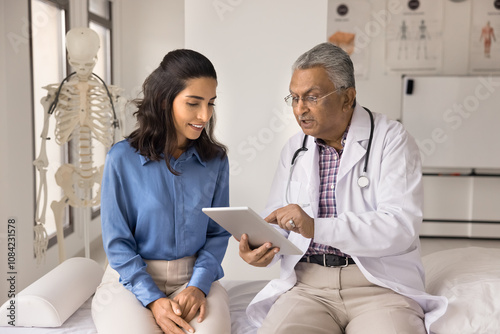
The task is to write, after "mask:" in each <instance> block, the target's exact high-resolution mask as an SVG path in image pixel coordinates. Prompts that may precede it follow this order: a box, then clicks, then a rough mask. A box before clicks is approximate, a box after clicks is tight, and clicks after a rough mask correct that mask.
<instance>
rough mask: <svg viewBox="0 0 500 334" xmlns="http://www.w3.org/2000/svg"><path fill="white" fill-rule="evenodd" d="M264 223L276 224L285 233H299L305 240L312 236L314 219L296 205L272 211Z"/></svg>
mask: <svg viewBox="0 0 500 334" xmlns="http://www.w3.org/2000/svg"><path fill="white" fill-rule="evenodd" d="M265 221H267V222H268V223H270V224H276V225H278V226H279V227H281V228H282V229H284V230H286V231H293V232H296V233H299V234H301V235H302V236H303V237H305V238H312V237H313V236H314V219H313V218H311V217H310V216H309V215H308V214H307V213H305V212H304V210H302V208H301V207H300V206H299V205H297V204H289V205H287V206H285V207H282V208H279V209H276V210H274V211H273V212H271V214H270V215H269V216H267V217H266V218H265Z"/></svg>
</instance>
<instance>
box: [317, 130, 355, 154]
mask: <svg viewBox="0 0 500 334" xmlns="http://www.w3.org/2000/svg"><path fill="white" fill-rule="evenodd" d="M349 127H350V125H347V128H346V129H345V131H344V134H343V135H342V140H341V141H340V143H341V144H342V149H341V150H340V151H343V150H344V147H345V141H346V140H347V133H348V132H349ZM314 141H315V142H316V144H317V145H318V146H320V147H321V148H328V147H330V146H328V145H327V144H326V143H325V141H324V140H323V139H320V138H316V139H314Z"/></svg>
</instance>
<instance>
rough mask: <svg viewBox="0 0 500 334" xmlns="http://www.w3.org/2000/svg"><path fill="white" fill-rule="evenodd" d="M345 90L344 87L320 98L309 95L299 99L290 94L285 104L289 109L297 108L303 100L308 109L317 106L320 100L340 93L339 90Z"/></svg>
mask: <svg viewBox="0 0 500 334" xmlns="http://www.w3.org/2000/svg"><path fill="white" fill-rule="evenodd" d="M343 88H344V87H340V88H337V89H335V90H334V91H332V92H330V93H328V94H326V95H323V96H320V97H317V96H312V95H307V96H304V97H298V96H293V95H292V94H290V95H288V96H287V97H285V103H286V104H287V105H288V106H289V107H296V106H297V105H298V104H299V100H302V102H303V103H304V104H305V105H306V106H308V107H311V106H315V105H317V104H318V101H319V100H321V99H324V98H325V97H327V96H330V95H332V94H333V93H335V92H336V91H339V90H341V89H343Z"/></svg>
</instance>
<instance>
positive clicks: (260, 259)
mask: <svg viewBox="0 0 500 334" xmlns="http://www.w3.org/2000/svg"><path fill="white" fill-rule="evenodd" d="M239 248H240V257H241V258H242V259H243V260H244V261H245V262H246V263H248V264H251V265H252V266H255V267H266V266H267V265H268V264H269V263H271V261H272V260H273V258H274V256H275V255H276V253H278V252H279V250H280V249H279V248H277V247H274V248H273V247H272V245H271V243H269V242H266V243H265V244H263V245H262V246H260V247H259V248H255V249H251V248H250V245H249V244H248V235H246V234H243V235H242V236H241V240H240V247H239Z"/></svg>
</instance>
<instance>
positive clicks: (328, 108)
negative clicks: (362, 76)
mask: <svg viewBox="0 0 500 334" xmlns="http://www.w3.org/2000/svg"><path fill="white" fill-rule="evenodd" d="M340 88H341V87H335V85H334V84H333V82H332V81H331V80H330V78H329V77H328V74H327V72H326V70H325V69H324V68H323V67H313V68H308V69H297V70H295V71H294V72H293V75H292V79H291V81H290V94H292V96H293V97H299V98H305V97H306V96H314V97H316V98H318V101H317V104H316V105H314V104H312V103H304V100H302V99H301V100H299V101H298V103H297V104H296V105H294V107H293V113H294V115H295V118H296V119H297V122H298V124H299V125H300V127H301V128H302V131H303V132H304V133H305V134H306V135H310V136H312V137H315V138H320V139H323V140H324V141H325V143H326V144H327V145H329V146H332V147H335V148H337V149H339V148H341V145H340V141H341V139H342V135H343V134H344V132H345V130H346V128H347V126H348V125H349V122H350V120H351V116H352V112H353V108H352V104H353V102H354V98H355V95H356V91H355V90H354V88H352V87H351V88H348V89H340ZM336 89H339V90H338V91H337V92H334V93H333V94H330V95H328V96H326V97H324V98H321V97H323V96H325V95H327V94H329V93H330V92H333V91H335V90H336ZM339 145H340V146H339Z"/></svg>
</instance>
